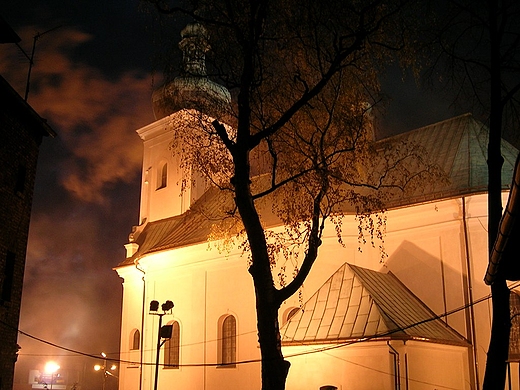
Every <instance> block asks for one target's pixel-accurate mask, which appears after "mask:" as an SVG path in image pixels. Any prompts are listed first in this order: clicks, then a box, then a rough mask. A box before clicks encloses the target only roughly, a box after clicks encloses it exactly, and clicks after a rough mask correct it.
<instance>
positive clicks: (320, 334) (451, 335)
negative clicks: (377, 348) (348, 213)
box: [280, 263, 468, 346]
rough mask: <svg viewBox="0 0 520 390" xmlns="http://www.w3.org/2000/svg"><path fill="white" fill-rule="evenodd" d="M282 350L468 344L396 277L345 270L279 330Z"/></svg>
mask: <svg viewBox="0 0 520 390" xmlns="http://www.w3.org/2000/svg"><path fill="white" fill-rule="evenodd" d="M280 333H281V336H282V343H284V345H290V344H302V343H329V342H334V343H337V342H341V341H348V340H359V339H377V340H380V339H400V340H402V339H408V340H409V339H415V340H422V341H434V342H438V343H448V344H456V345H464V346H466V345H468V344H467V342H466V340H465V339H464V338H463V337H462V336H461V335H460V334H459V333H457V332H456V331H455V330H454V329H452V328H451V327H449V326H448V325H447V324H446V323H445V322H443V321H442V320H441V319H440V318H439V317H437V316H436V315H435V313H433V312H432V311H431V310H430V309H429V308H428V307H427V306H426V305H425V304H424V303H423V302H422V301H421V300H419V298H417V297H416V296H415V295H414V294H413V293H412V292H411V291H410V290H408V289H407V288H406V287H405V286H404V285H403V284H402V283H401V282H400V281H399V280H398V279H397V277H395V276H394V275H393V274H392V273H387V274H384V273H381V272H376V271H371V270H368V269H365V268H361V267H357V266H354V265H351V264H348V263H345V264H343V265H342V266H341V267H340V268H339V269H338V270H337V271H336V272H335V273H334V274H333V275H332V276H331V277H330V278H329V279H328V280H327V281H326V282H325V283H324V284H323V286H321V288H320V289H319V290H318V291H317V292H316V293H315V294H314V295H313V296H312V297H311V298H310V299H309V300H308V301H307V302H305V304H303V306H302V307H301V308H300V310H298V311H297V312H296V313H295V314H294V315H293V316H292V317H291V318H290V319H289V320H288V322H287V323H286V324H285V325H284V326H283V327H282V328H281V330H280Z"/></svg>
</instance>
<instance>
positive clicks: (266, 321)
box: [251, 270, 290, 390]
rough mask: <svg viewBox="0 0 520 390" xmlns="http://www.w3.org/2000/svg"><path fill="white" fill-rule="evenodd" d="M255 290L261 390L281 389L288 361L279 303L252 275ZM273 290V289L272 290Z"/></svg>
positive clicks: (283, 386)
mask: <svg viewBox="0 0 520 390" xmlns="http://www.w3.org/2000/svg"><path fill="white" fill-rule="evenodd" d="M251 274H252V275H253V280H254V282H255V291H256V313H257V327H258V341H259V343H260V352H261V356H262V390H283V389H285V381H286V379H287V375H288V373H289V366H290V363H289V362H288V361H286V360H284V358H283V354H282V345H281V339H280V329H279V326H278V309H279V305H278V303H276V302H273V297H271V296H266V295H273V294H269V293H267V294H266V291H269V290H270V289H266V287H267V286H262V284H263V282H262V279H264V278H258V277H256V276H255V275H254V270H251ZM272 292H274V291H272Z"/></svg>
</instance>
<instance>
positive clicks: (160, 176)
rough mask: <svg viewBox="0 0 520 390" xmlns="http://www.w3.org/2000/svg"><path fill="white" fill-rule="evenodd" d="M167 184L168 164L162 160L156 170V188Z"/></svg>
mask: <svg viewBox="0 0 520 390" xmlns="http://www.w3.org/2000/svg"><path fill="white" fill-rule="evenodd" d="M167 184H168V164H167V163H165V162H163V163H162V164H161V165H159V169H158V170H157V189H158V190H160V189H161V188H164V187H166V185H167Z"/></svg>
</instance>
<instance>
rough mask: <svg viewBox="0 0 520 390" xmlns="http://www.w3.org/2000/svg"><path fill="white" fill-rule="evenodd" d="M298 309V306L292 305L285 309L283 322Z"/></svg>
mask: <svg viewBox="0 0 520 390" xmlns="http://www.w3.org/2000/svg"><path fill="white" fill-rule="evenodd" d="M299 310H300V308H299V307H292V308H290V309H287V310H286V311H285V313H284V317H283V324H286V323H287V322H288V321H289V320H290V319H291V318H292V317H293V316H294V315H295V314H296V313H298V311H299Z"/></svg>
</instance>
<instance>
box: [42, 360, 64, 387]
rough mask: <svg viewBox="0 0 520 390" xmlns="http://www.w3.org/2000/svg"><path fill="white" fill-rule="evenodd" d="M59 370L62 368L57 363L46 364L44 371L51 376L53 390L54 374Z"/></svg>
mask: <svg viewBox="0 0 520 390" xmlns="http://www.w3.org/2000/svg"><path fill="white" fill-rule="evenodd" d="M59 369H60V366H59V365H58V363H56V362H47V363H45V368H44V369H43V371H45V373H46V374H51V390H52V383H53V382H54V374H55V373H56V371H58V370H59Z"/></svg>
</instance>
